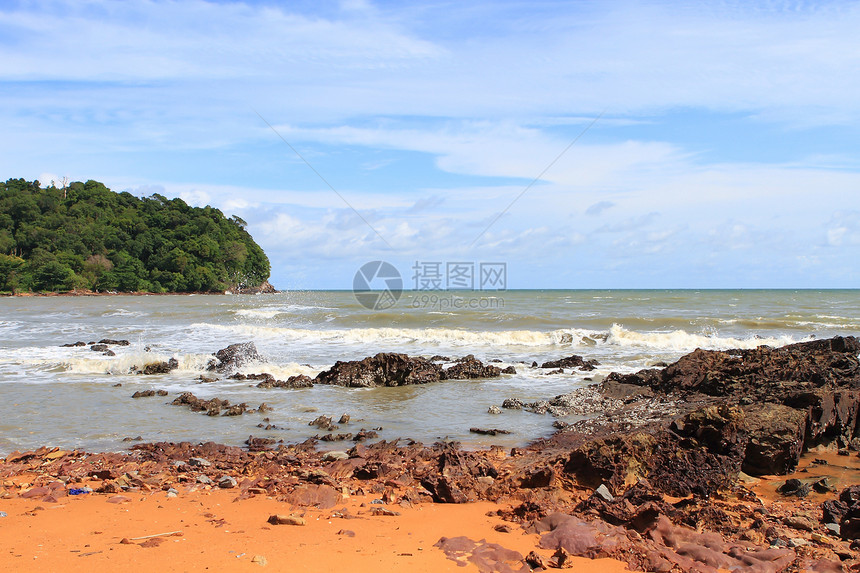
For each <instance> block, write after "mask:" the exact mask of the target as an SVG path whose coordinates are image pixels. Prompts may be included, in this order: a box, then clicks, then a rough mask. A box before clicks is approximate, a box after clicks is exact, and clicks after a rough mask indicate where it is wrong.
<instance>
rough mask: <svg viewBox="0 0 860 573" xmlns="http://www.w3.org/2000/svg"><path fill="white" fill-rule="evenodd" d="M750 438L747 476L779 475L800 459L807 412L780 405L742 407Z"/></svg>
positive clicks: (746, 463)
mask: <svg viewBox="0 0 860 573" xmlns="http://www.w3.org/2000/svg"><path fill="white" fill-rule="evenodd" d="M744 413H745V415H746V418H745V420H746V426H747V431H748V433H749V441H748V443H747V446H746V453H745V456H744V461H743V468H742V469H743V471H744V472H745V473H748V474H750V475H756V476H758V475H771V474H776V475H782V474H786V473H789V472H790V471H792V470H793V469H794V468H795V467H797V463H798V462H799V461H800V454H801V453H803V444H804V437H805V435H806V428H807V423H808V415H807V412H806V411H803V410H796V409H794V408H790V407H788V406H783V405H779V404H756V405H753V406H746V407H745V408H744Z"/></svg>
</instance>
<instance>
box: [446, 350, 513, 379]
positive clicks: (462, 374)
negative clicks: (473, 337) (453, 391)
mask: <svg viewBox="0 0 860 573" xmlns="http://www.w3.org/2000/svg"><path fill="white" fill-rule="evenodd" d="M501 372H502V370H501V369H500V368H499V367H498V366H493V365H489V364H488V365H485V364H484V363H483V362H481V361H480V360H478V359H477V358H475V357H474V356H473V355H472V354H469V355H468V356H464V357H463V358H460V359H458V360H457V362H456V364H454V365H453V366H451V367H450V368H448V369H447V370H443V372H442V378H443V379H444V380H461V379H474V378H498V377H499V375H500V374H501Z"/></svg>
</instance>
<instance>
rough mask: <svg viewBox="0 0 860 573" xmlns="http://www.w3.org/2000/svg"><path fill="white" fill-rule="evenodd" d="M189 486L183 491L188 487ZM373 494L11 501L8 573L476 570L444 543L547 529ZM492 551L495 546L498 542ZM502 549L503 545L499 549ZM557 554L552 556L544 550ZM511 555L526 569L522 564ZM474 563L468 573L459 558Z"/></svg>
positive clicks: (221, 493) (602, 567)
mask: <svg viewBox="0 0 860 573" xmlns="http://www.w3.org/2000/svg"><path fill="white" fill-rule="evenodd" d="M182 489H184V488H182ZM374 499H377V498H376V497H375V496H373V495H356V496H350V497H348V498H346V499H342V500H340V502H339V503H337V504H336V505H335V507H333V508H330V509H325V510H321V509H318V508H313V507H311V508H308V507H297V506H295V505H292V504H289V503H284V502H279V501H277V500H274V499H272V498H270V497H266V496H255V497H253V498H250V499H244V500H241V501H235V500H236V493H235V492H231V491H228V490H219V489H217V488H216V489H214V490H211V491H193V492H188V491H180V492H179V494H178V495H177V496H176V497H167V494H165V493H164V492H158V493H149V494H145V493H140V492H136V493H134V494H125V495H100V494H95V495H78V496H68V497H64V498H62V499H61V500H58V502H57V503H45V502H42V501H34V500H32V499H24V498H15V499H5V500H3V501H2V503H0V507H2V508H3V511H6V512H7V513H8V515H7V517H4V518H2V522H0V538H2V540H3V546H2V549H0V563H5V564H6V565H5V566H3V569H4V570H6V571H40V572H43V571H88V572H94V571H123V570H125V571H204V570H209V571H257V570H259V568H260V567H263V568H264V569H271V570H275V571H351V572H353V573H361V572H364V571H367V572H370V571H373V572H378V571H416V572H418V571H428V572H429V571H469V570H472V571H474V570H477V566H476V565H475V564H472V563H469V562H468V558H469V557H470V554H471V552H463V553H462V554H461V557H460V559H459V560H458V561H453V560H451V559H450V558H448V557H447V556H446V554H445V553H444V552H443V551H442V550H441V549H440V548H439V547H436V546H434V545H435V544H437V543H438V542H439V540H440V539H442V538H443V537H448V538H453V537H458V536H465V537H468V538H469V539H471V540H474V541H481V540H485V541H486V542H487V543H489V544H497V545H499V546H500V547H504V548H505V549H508V550H513V551H516V552H519V554H520V556H519V558H520V559H521V558H522V556H524V555H526V554H527V553H528V552H529V551H532V550H534V549H535V546H536V544H537V537H538V536H537V535H535V534H525V533H523V532H522V531H521V530H516V529H515V530H512V531H511V532H510V533H502V532H500V531H497V530H496V529H494V527H495V526H500V525H503V524H505V522H504V521H503V520H502V519H501V518H499V517H488V516H487V514H488V513H491V512H494V511H495V510H497V509H498V508H499V506H498V505H497V504H493V503H489V502H477V503H470V504H463V505H450V504H446V505H442V504H421V505H417V506H413V507H401V506H399V505H397V506H395V507H394V508H392V509H390V510H389V511H393V512H396V513H398V514H399V515H391V516H388V515H375V514H374V513H372V511H371V510H372V509H373V508H376V507H382V506H379V505H376V504H373V503H372V502H373V500H374ZM276 514H284V515H295V516H301V518H302V520H303V521H304V523H305V525H271V524H269V523H268V521H267V520H268V518H269V517H270V516H272V515H276ZM491 549H492V548H491ZM496 552H497V553H498V551H496ZM541 553H542V554H544V555H545V557H546V558H547V559H549V557H550V556H551V554H552V551H541ZM501 559H502V562H507V563H510V565H512V566H513V565H516V566H517V568H519V565H520V564H519V563H517V561H518V559H517V558H516V556H514V557H513V558H510V557H509V558H507V559H505V556H504V555H502V557H501ZM461 563H462V564H464V565H467V567H468V568H467V569H463V568H462V567H460V566H459V565H460V564H461ZM571 564H572V565H574V566H575V568H576V570H577V571H583V572H594V573H598V572H601V573H602V572H607V573H608V572H613V571H627V570H628V569H627V567H626V566H625V565H624V564H622V563H620V562H618V561H613V560H609V559H599V560H594V561H592V560H590V559H586V558H579V557H577V558H573V559H572V561H571Z"/></svg>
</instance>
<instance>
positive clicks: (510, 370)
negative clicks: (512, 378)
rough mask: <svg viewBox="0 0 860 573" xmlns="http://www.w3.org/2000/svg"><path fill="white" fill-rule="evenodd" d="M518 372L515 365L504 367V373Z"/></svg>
mask: <svg viewBox="0 0 860 573" xmlns="http://www.w3.org/2000/svg"><path fill="white" fill-rule="evenodd" d="M516 373H517V369H516V368H514V367H513V366H506V367H504V368H502V374H516Z"/></svg>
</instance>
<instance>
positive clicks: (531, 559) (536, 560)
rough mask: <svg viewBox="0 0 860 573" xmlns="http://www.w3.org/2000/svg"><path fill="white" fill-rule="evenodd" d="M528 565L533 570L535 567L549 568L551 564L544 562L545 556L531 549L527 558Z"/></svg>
mask: <svg viewBox="0 0 860 573" xmlns="http://www.w3.org/2000/svg"><path fill="white" fill-rule="evenodd" d="M525 562H526V565H528V566H529V567H530V568H531V569H532V570H535V569H540V570H542V569H549V565H548V564H547V563H546V562H544V560H543V557H541V556H540V555H538V554H537V553H535V552H534V551H530V552H529V554H528V555H526V558H525Z"/></svg>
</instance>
